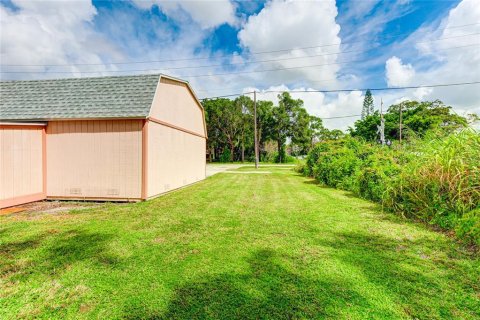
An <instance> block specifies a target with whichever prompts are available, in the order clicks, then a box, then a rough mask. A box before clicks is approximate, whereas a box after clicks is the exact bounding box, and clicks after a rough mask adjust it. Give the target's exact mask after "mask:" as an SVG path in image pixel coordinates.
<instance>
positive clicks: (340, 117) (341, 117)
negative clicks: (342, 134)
mask: <svg viewBox="0 0 480 320" xmlns="http://www.w3.org/2000/svg"><path fill="white" fill-rule="evenodd" d="M361 116H362V115H361V114H352V115H349V116H338V117H329V118H322V117H319V118H320V119H322V120H330V119H344V118H354V117H361Z"/></svg>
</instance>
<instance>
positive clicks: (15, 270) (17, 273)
mask: <svg viewBox="0 0 480 320" xmlns="http://www.w3.org/2000/svg"><path fill="white" fill-rule="evenodd" d="M112 237H113V235H110V234H104V233H92V232H86V231H83V230H70V231H66V232H62V233H53V234H52V233H49V232H46V233H41V234H38V235H37V236H36V237H32V238H30V239H28V240H22V241H15V242H10V243H6V244H2V245H1V246H0V255H1V256H3V257H4V258H5V259H4V263H3V266H2V268H1V269H0V272H1V274H2V275H10V276H13V277H14V279H15V278H18V277H25V276H27V277H28V276H29V275H31V274H36V273H38V272H42V273H49V274H50V273H57V272H59V271H60V272H61V271H62V270H64V269H65V268H66V267H67V266H68V265H72V264H75V263H77V262H81V261H89V262H90V263H93V264H96V265H102V266H107V267H115V266H116V265H117V264H118V263H119V262H120V260H119V258H117V257H116V256H114V255H112V254H110V253H109V252H108V249H107V243H108V242H109V241H110V240H111V239H112ZM28 250H32V252H31V253H29V254H26V253H25V252H26V251H28ZM25 255H27V256H30V258H29V261H30V262H29V263H27V264H19V263H18V262H19V260H20V259H21V258H23V257H25ZM14 279H12V280H14Z"/></svg>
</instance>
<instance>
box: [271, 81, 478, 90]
mask: <svg viewBox="0 0 480 320" xmlns="http://www.w3.org/2000/svg"><path fill="white" fill-rule="evenodd" d="M479 83H480V81H472V82H459V83H447V84H432V85H419V86H405V87H383V88H359V89H335V90H292V91H289V92H290V93H305V92H322V93H332V92H350V91H366V90H370V91H386V90H405V89H419V88H437V87H453V86H464V85H472V84H479ZM272 92H284V91H278V90H268V91H263V92H262V93H272Z"/></svg>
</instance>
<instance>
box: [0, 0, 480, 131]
mask: <svg viewBox="0 0 480 320" xmlns="http://www.w3.org/2000/svg"><path fill="white" fill-rule="evenodd" d="M0 18H1V22H0V23H1V24H0V59H1V60H0V64H1V72H2V73H1V78H2V80H7V79H48V78H62V77H87V76H102V75H126V74H141V73H152V72H159V73H165V74H169V75H173V76H177V77H180V78H183V79H185V80H188V81H190V82H191V84H192V86H193V88H194V89H195V91H196V92H197V95H198V96H199V97H201V98H203V97H213V96H222V95H229V94H237V93H243V92H250V91H252V90H257V91H259V94H258V98H259V99H272V100H275V99H276V95H277V93H275V92H265V91H305V90H307V91H315V90H337V89H341V90H345V89H362V88H381V87H389V88H394V87H404V86H419V85H436V84H449V83H463V82H474V81H480V5H479V2H478V0H463V1H440V0H439V1H409V0H397V1H394V0H392V1H379V0H372V1H369V0H343V1H336V2H335V1H333V0H332V1H330V0H324V1H284V0H274V1H233V0H210V1H194V0H191V1H173V0H172V1H160V0H132V1H115V2H113V1H87V0H85V1H67V0H65V1H35V0H29V1H17V0H0ZM363 94H364V92H363V91H361V90H353V91H348V90H347V91H343V92H332V93H322V92H312V93H292V95H293V96H294V97H297V98H301V99H303V100H304V101H305V106H306V108H307V109H308V110H309V112H310V113H312V114H315V115H317V116H320V117H323V118H331V117H340V116H351V115H358V114H360V112H361V107H362V102H363ZM374 98H375V104H376V106H377V107H379V105H380V99H383V101H384V103H385V105H387V106H388V105H389V104H391V103H395V102H398V101H401V100H404V99H417V100H418V99H421V100H431V99H441V100H443V101H444V102H445V103H447V104H450V105H452V106H453V107H454V108H455V110H456V112H458V113H460V114H463V113H466V112H476V113H479V114H480V84H474V85H465V86H455V87H437V88H420V89H405V90H388V91H377V92H374ZM356 119H357V118H356V117H349V118H340V119H326V120H325V124H326V125H327V126H328V127H330V128H340V129H346V128H347V127H348V126H349V125H351V124H352V123H353V122H354V121H355V120H356Z"/></svg>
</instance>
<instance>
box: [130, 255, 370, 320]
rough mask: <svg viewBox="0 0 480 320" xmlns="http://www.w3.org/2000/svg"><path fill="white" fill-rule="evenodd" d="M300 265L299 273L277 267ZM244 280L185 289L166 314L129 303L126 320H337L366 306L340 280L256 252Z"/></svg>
mask: <svg viewBox="0 0 480 320" xmlns="http://www.w3.org/2000/svg"><path fill="white" fill-rule="evenodd" d="M280 259H281V260H282V261H285V259H287V261H286V263H287V265H291V264H292V263H294V264H296V265H297V267H298V269H297V268H295V270H298V272H293V271H290V270H287V269H286V268H285V267H283V266H282V265H280V264H279V261H280ZM248 263H249V265H250V271H249V272H248V273H246V274H221V275H218V276H215V277H209V278H206V279H203V280H200V281H196V282H191V283H187V284H186V285H184V286H181V287H180V288H177V289H176V290H175V292H174V295H173V298H172V300H171V301H170V303H169V305H168V308H167V310H166V311H165V312H157V311H149V310H148V307H145V305H144V304H142V303H140V302H137V303H131V304H130V305H128V306H127V308H126V309H125V317H126V318H128V319H299V318H301V319H313V318H319V317H326V316H335V315H338V313H339V312H340V311H342V310H344V309H345V308H349V306H350V305H351V304H360V305H363V306H365V307H366V308H368V307H369V304H368V301H367V300H366V299H365V298H364V297H363V296H362V295H360V294H359V293H358V292H357V291H355V290H353V289H352V288H351V286H350V285H349V284H348V283H347V282H345V281H343V280H342V279H334V278H326V277H324V278H320V277H319V278H316V279H310V278H307V277H304V276H302V275H301V274H302V272H301V269H302V268H303V267H302V263H301V261H300V260H298V259H295V258H291V257H285V256H278V255H276V254H275V252H274V251H271V250H260V251H257V252H256V253H255V254H254V255H253V256H252V257H251V258H250V259H249V260H248Z"/></svg>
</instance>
